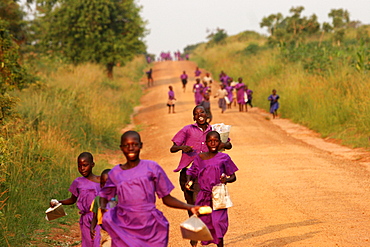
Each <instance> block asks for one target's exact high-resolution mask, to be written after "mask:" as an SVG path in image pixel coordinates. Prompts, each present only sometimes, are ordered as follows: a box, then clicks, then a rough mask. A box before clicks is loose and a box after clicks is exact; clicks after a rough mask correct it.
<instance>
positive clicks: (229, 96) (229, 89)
mask: <svg viewBox="0 0 370 247" xmlns="http://www.w3.org/2000/svg"><path fill="white" fill-rule="evenodd" d="M225 89H226V91H227V97H228V98H229V101H230V103H231V102H233V89H234V87H232V86H227V87H225Z"/></svg>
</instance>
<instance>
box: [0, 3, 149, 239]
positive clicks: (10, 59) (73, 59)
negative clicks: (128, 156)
mask: <svg viewBox="0 0 370 247" xmlns="http://www.w3.org/2000/svg"><path fill="white" fill-rule="evenodd" d="M32 2H33V3H36V4H37V6H38V11H39V12H38V15H37V16H36V18H35V19H34V20H32V21H26V20H25V19H24V17H25V13H24V12H23V11H22V9H21V8H20V6H19V5H18V3H17V1H5V2H3V3H0V246H73V245H75V244H78V243H68V244H67V243H64V242H63V243H59V242H56V241H54V240H52V239H49V238H48V234H49V231H50V230H51V229H52V228H56V227H57V228H63V229H65V230H67V231H68V229H69V226H70V225H71V224H75V223H76V222H77V221H78V218H79V215H78V209H77V207H76V206H70V207H65V210H66V211H67V214H69V216H68V217H63V218H61V219H59V220H58V221H55V222H47V221H46V220H45V210H46V209H47V207H48V205H49V201H50V199H52V198H56V199H63V198H67V197H69V196H70V193H69V192H68V188H69V186H70V184H71V181H73V179H75V178H76V177H77V176H80V175H79V174H78V170H77V162H76V157H77V156H78V154H79V153H81V152H83V151H88V152H91V153H93V155H94V156H98V155H99V154H103V153H104V152H106V150H108V149H112V148H113V147H114V149H116V146H117V143H118V142H119V132H120V130H121V129H122V128H124V127H125V125H127V124H129V123H130V116H131V114H132V113H133V108H134V107H135V106H136V105H138V104H139V99H140V96H141V94H142V87H141V85H140V83H139V81H140V80H141V77H142V74H143V71H144V69H145V67H146V66H147V63H146V60H145V56H144V51H145V45H144V43H143V42H142V41H141V38H142V37H143V36H144V31H145V30H144V22H143V21H142V20H141V18H140V16H139V15H138V13H139V10H140V9H139V8H138V7H136V5H135V4H134V1H125V3H124V4H123V3H120V2H114V3H113V2H112V1H106V0H94V1H90V2H89V5H88V4H85V3H86V1H80V0H78V1H76V0H73V1H54V0H52V1H49V0H35V1H32V0H31V1H27V3H32ZM71 4H73V7H72V8H71V7H70V6H71ZM126 10H127V11H126ZM98 14H101V16H99V15H98ZM126 15H127V16H126ZM77 16H85V17H86V18H85V19H84V18H75V17H77ZM91 18H93V19H94V18H95V19H94V22H91V21H92V20H91ZM50 19H52V20H53V21H52V22H51V21H50ZM110 21H111V22H113V24H112V25H110V23H109V22H110ZM87 23H94V26H91V25H87ZM99 30H100V31H99ZM128 30H130V32H131V33H130V34H129V35H128V34H126V32H127V31H128ZM46 34H47V35H46ZM81 35H82V36H83V37H84V38H81ZM88 37H90V38H88ZM115 44H117V45H115ZM122 50H124V52H123V51H122ZM113 67H114V68H115V69H114V71H113ZM113 75H114V76H113ZM107 165H108V161H106V160H101V159H99V160H98V162H97V163H96V168H95V169H96V170H95V173H96V174H99V173H100V171H101V169H102V168H106V166H107Z"/></svg>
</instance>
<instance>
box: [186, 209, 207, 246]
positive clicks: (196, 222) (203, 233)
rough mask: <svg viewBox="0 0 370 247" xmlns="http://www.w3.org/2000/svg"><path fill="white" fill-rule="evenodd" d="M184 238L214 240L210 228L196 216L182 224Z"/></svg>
mask: <svg viewBox="0 0 370 247" xmlns="http://www.w3.org/2000/svg"><path fill="white" fill-rule="evenodd" d="M180 229H181V235H182V238H185V239H190V240H197V241H210V240H212V239H213V237H212V235H211V232H210V231H209V229H208V227H207V226H206V225H205V224H204V223H203V221H202V220H201V219H199V218H198V216H196V215H195V214H194V215H192V216H191V217H190V218H189V219H187V220H185V221H184V222H183V223H181V224H180Z"/></svg>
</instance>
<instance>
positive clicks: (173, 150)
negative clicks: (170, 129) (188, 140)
mask: <svg viewBox="0 0 370 247" xmlns="http://www.w3.org/2000/svg"><path fill="white" fill-rule="evenodd" d="M180 150H182V151H184V152H185V153H189V152H192V151H193V147H192V146H177V145H176V143H173V145H172V147H171V148H170V152H171V153H176V152H178V151H180Z"/></svg>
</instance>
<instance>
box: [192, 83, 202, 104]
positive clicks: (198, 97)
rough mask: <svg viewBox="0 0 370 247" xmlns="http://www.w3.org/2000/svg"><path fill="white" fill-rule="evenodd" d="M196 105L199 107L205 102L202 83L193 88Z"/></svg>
mask: <svg viewBox="0 0 370 247" xmlns="http://www.w3.org/2000/svg"><path fill="white" fill-rule="evenodd" d="M193 91H194V98H195V104H196V105H199V104H200V102H202V100H203V85H202V84H200V83H195V84H194V86H193Z"/></svg>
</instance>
